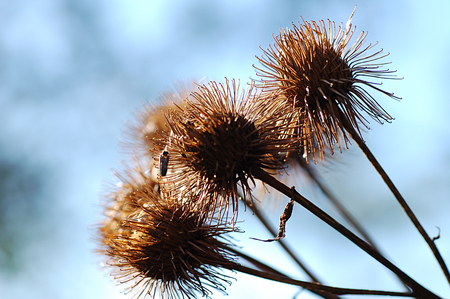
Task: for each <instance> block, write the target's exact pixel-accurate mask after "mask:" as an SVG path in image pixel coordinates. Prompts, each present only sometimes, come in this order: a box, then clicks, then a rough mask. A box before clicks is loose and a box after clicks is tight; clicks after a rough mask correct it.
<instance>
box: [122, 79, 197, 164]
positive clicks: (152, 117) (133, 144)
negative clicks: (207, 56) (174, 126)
mask: <svg viewBox="0 0 450 299" xmlns="http://www.w3.org/2000/svg"><path fill="white" fill-rule="evenodd" d="M196 90H197V85H196V84H195V83H193V82H191V83H182V82H179V83H178V84H176V85H175V87H174V88H173V90H167V91H166V92H164V93H162V94H161V96H160V97H159V99H158V101H157V103H156V104H155V103H146V104H145V105H143V107H141V108H140V109H139V110H138V111H137V112H136V121H135V122H134V123H132V124H130V125H129V126H128V127H127V130H126V132H125V138H124V140H123V142H121V147H122V148H123V149H124V150H125V152H132V153H138V154H140V155H147V154H148V151H149V149H152V148H153V139H154V138H155V137H156V136H157V132H158V131H167V130H168V128H167V121H166V118H165V116H164V114H165V113H167V111H168V110H170V109H174V108H175V105H180V106H183V100H184V99H185V98H187V97H188V96H189V94H190V93H191V92H194V91H196Z"/></svg>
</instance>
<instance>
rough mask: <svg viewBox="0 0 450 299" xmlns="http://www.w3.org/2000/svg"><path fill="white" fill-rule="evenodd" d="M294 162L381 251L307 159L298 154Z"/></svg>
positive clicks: (345, 217) (368, 240)
mask: <svg viewBox="0 0 450 299" xmlns="http://www.w3.org/2000/svg"><path fill="white" fill-rule="evenodd" d="M293 159H294V161H296V162H297V163H298V165H300V167H301V168H302V169H304V170H305V171H306V172H307V174H308V176H309V177H310V178H311V179H312V180H313V181H314V183H315V184H316V185H317V187H319V189H320V191H322V193H323V194H324V195H325V196H326V197H327V198H328V200H330V202H331V203H332V204H333V205H334V206H335V207H336V209H337V210H338V211H339V214H341V216H342V217H343V218H344V219H345V220H347V221H348V222H349V223H350V224H351V225H352V226H353V227H354V228H355V229H356V230H357V231H358V233H360V235H361V236H362V237H363V238H364V240H366V241H367V243H369V244H370V245H372V246H373V247H374V248H375V249H377V250H378V251H379V249H378V248H377V246H376V245H375V242H374V241H373V240H372V238H371V237H370V236H369V234H368V233H367V232H366V231H365V230H364V229H363V227H362V226H361V225H360V224H359V223H358V221H357V220H356V219H355V217H353V215H352V214H351V213H350V212H349V211H348V210H347V209H346V208H345V207H344V205H342V203H341V202H340V201H339V200H338V199H337V198H336V197H335V196H334V195H333V194H332V193H331V191H330V190H328V188H326V187H325V186H324V185H323V184H322V183H321V181H320V180H319V178H318V177H317V175H316V173H315V172H314V170H313V169H312V168H311V166H310V165H309V164H308V163H307V162H306V159H304V158H302V157H301V156H300V155H298V154H296V155H295V156H294V157H293Z"/></svg>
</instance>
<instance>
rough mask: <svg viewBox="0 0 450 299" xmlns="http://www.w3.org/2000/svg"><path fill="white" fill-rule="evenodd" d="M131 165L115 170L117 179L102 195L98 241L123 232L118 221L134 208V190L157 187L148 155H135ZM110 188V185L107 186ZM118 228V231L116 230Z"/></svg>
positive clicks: (132, 211) (103, 240) (151, 162)
mask: <svg viewBox="0 0 450 299" xmlns="http://www.w3.org/2000/svg"><path fill="white" fill-rule="evenodd" d="M130 165H132V166H129V165H127V166H125V167H124V169H122V170H121V171H119V172H115V173H114V175H115V177H116V178H117V179H118V180H119V181H118V182H117V183H116V184H115V185H113V186H112V191H109V192H108V193H106V195H104V196H103V197H102V199H103V201H102V203H101V204H102V206H103V207H104V215H105V216H106V218H105V220H104V221H103V222H102V223H101V224H100V225H99V231H100V235H101V239H100V241H101V242H103V243H105V242H107V240H109V237H110V236H112V235H116V234H118V233H121V234H125V233H126V232H125V231H124V228H123V227H121V225H120V223H121V221H122V220H123V219H125V218H127V217H128V216H129V215H130V214H132V213H134V212H135V210H136V205H135V204H134V201H135V196H134V194H135V192H136V191H138V190H143V189H147V188H154V189H159V186H158V182H157V180H156V177H154V176H153V175H152V173H151V171H150V169H151V168H152V167H153V160H152V159H150V157H147V158H145V159H144V158H142V157H137V156H136V157H135V158H134V159H133V164H130ZM108 189H109V190H111V186H108ZM118 230H120V232H118Z"/></svg>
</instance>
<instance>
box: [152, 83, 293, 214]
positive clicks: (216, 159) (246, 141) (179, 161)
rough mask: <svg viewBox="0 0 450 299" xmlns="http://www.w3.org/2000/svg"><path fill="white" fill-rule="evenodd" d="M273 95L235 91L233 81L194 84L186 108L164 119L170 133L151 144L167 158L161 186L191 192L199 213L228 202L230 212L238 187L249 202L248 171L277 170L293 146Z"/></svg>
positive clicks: (249, 174)
mask: <svg viewBox="0 0 450 299" xmlns="http://www.w3.org/2000/svg"><path fill="white" fill-rule="evenodd" d="M275 97H276V95H275V94H270V95H266V97H265V98H262V97H261V94H260V93H259V92H257V91H256V90H255V89H254V87H253V85H251V86H250V87H249V89H248V90H247V91H246V92H245V91H240V90H239V83H237V84H236V82H235V81H234V80H231V81H228V80H226V83H225V84H217V83H216V82H211V83H209V84H208V85H203V86H199V90H198V92H194V93H192V95H191V97H190V98H189V100H188V101H187V104H186V108H179V109H177V110H174V111H171V112H170V113H169V114H168V115H167V120H168V123H169V127H170V130H171V133H170V134H168V135H167V134H166V135H165V136H163V138H162V139H161V140H160V141H159V142H156V147H155V152H156V153H158V152H161V151H162V150H165V149H166V150H167V151H168V152H169V154H170V162H169V166H168V168H169V171H168V174H167V176H166V177H165V178H166V180H167V181H166V182H167V184H164V188H166V190H167V191H171V192H177V191H179V192H180V193H181V194H182V195H183V194H186V193H188V192H191V193H192V192H194V193H195V194H197V196H196V197H195V198H196V202H194V203H192V204H193V205H194V206H195V207H196V208H197V209H198V210H202V211H214V212H216V211H217V210H216V208H217V207H219V210H223V211H228V208H229V204H231V207H232V210H233V212H235V211H236V208H237V199H238V197H239V194H240V193H239V192H240V191H239V190H240V189H239V188H241V189H242V190H241V191H242V192H241V194H242V196H244V197H249V198H251V189H252V186H253V185H254V183H253V184H252V183H251V182H249V181H253V178H252V169H255V168H261V169H265V170H267V171H275V170H278V169H282V168H283V163H284V160H285V158H286V152H287V151H288V150H289V149H291V148H293V146H292V143H293V141H292V140H291V139H289V138H287V137H289V136H286V128H287V125H286V122H285V121H282V119H283V117H284V113H283V107H284V106H281V107H279V106H277V103H278V102H277V101H275V100H274V98H275ZM172 186H173V187H172Z"/></svg>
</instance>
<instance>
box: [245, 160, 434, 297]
mask: <svg viewBox="0 0 450 299" xmlns="http://www.w3.org/2000/svg"><path fill="white" fill-rule="evenodd" d="M252 175H253V176H254V177H255V178H257V179H259V180H261V181H262V182H264V183H266V184H267V185H269V186H271V187H272V188H274V189H275V190H277V191H279V192H281V193H283V194H284V195H286V196H288V197H289V198H292V199H294V201H295V202H297V203H298V204H300V205H302V206H303V207H304V208H305V209H307V210H308V211H310V212H311V213H313V214H314V215H315V216H316V217H318V218H319V219H321V220H322V221H324V222H325V223H327V224H328V225H330V226H331V227H333V228H334V229H335V230H337V231H338V232H339V233H341V234H342V235H343V236H345V237H346V238H347V239H349V240H350V241H351V242H353V243H354V244H355V245H357V246H358V247H359V248H361V249H362V250H364V251H365V252H366V253H368V254H369V255H370V256H372V257H373V258H374V259H376V260H377V261H378V262H380V263H381V264H382V265H384V266H385V267H386V268H388V269H389V270H391V271H392V272H393V273H395V274H396V275H397V276H398V277H399V278H400V279H401V280H402V281H404V282H405V283H406V284H407V285H408V286H409V287H410V288H411V289H412V290H413V291H414V293H416V294H417V295H421V296H423V297H421V298H427V299H431V298H440V297H438V296H437V295H435V294H434V293H432V292H430V291H429V290H427V289H426V288H424V287H423V286H422V285H420V284H419V283H418V282H416V281H415V280H414V279H412V278H411V277H409V276H408V275H407V274H406V273H404V272H403V271H402V270H400V269H399V268H398V267H396V266H395V265H394V264H392V263H391V262H390V261H389V260H387V259H386V258H385V257H384V256H382V255H381V254H380V253H379V252H378V251H377V250H376V249H375V248H373V247H372V246H371V245H370V244H369V243H367V242H366V241H364V240H362V239H361V238H359V237H358V236H357V235H355V234H354V233H352V232H351V231H350V230H348V229H347V228H345V227H344V226H343V225H342V224H340V223H339V222H337V221H336V220H335V219H333V218H332V217H331V216H330V215H328V214H327V213H325V212H324V211H322V210H321V209H320V208H318V207H317V206H316V205H314V204H313V203H312V202H310V201H309V200H307V199H306V198H305V197H303V196H301V195H300V194H299V193H298V192H297V191H295V189H293V188H289V187H288V186H286V185H285V184H283V183H282V182H280V181H278V180H277V179H276V178H274V177H273V176H271V175H270V174H268V173H267V172H266V171H264V170H262V169H261V168H255V169H252Z"/></svg>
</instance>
